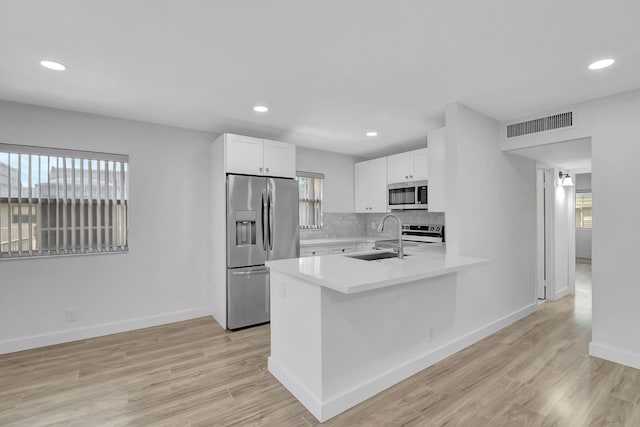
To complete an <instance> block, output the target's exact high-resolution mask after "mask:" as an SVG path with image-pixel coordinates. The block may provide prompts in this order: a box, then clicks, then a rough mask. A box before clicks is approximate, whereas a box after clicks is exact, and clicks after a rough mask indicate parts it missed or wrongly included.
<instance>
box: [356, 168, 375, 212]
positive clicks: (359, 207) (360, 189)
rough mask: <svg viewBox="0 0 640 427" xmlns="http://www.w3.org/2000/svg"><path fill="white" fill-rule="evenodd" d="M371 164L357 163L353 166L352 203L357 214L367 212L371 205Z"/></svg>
mask: <svg viewBox="0 0 640 427" xmlns="http://www.w3.org/2000/svg"><path fill="white" fill-rule="evenodd" d="M370 176H371V162H359V163H356V164H355V189H354V203H355V208H356V212H357V213H367V212H369V205H370V204H371V183H370V180H369V177H370Z"/></svg>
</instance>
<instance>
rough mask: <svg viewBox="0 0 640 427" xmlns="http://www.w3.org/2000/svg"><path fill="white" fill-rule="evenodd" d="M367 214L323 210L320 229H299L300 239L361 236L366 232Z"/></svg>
mask: <svg viewBox="0 0 640 427" xmlns="http://www.w3.org/2000/svg"><path fill="white" fill-rule="evenodd" d="M366 215H367V214H357V213H335V212H325V213H324V214H322V222H323V224H324V228H323V229H322V230H300V240H306V239H332V238H336V237H361V236H365V235H366V234H367V221H366Z"/></svg>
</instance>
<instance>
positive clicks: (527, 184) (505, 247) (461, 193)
mask: <svg viewBox="0 0 640 427" xmlns="http://www.w3.org/2000/svg"><path fill="white" fill-rule="evenodd" d="M445 138H446V144H447V158H446V172H445V173H446V195H445V197H446V204H447V234H448V236H447V239H448V241H447V252H450V253H457V254H460V255H467V256H473V257H479V258H488V259H490V260H491V261H490V262H489V263H488V264H486V265H483V266H479V267H477V268H473V269H470V270H469V271H465V272H461V273H458V282H457V290H456V328H455V330H453V331H451V332H450V334H451V338H452V339H455V338H456V337H459V336H460V334H464V333H471V331H475V330H477V329H478V328H481V327H483V326H485V325H488V324H500V322H506V323H509V322H511V321H513V320H515V319H518V318H520V317H522V316H523V315H526V314H528V313H531V312H532V311H533V310H534V309H535V307H536V289H535V256H536V254H535V247H536V234H535V232H536V210H535V202H536V180H535V178H536V170H535V162H534V161H533V160H531V159H528V158H524V157H520V156H512V155H507V154H505V153H503V152H502V151H501V149H500V141H501V133H500V124H499V123H498V122H496V121H495V120H493V119H491V118H489V117H487V116H484V115H482V114H481V113H478V112H476V111H474V110H471V109H469V108H467V107H465V106H463V105H460V104H453V105H449V106H448V107H447V110H446V129H445ZM502 325H504V323H502Z"/></svg>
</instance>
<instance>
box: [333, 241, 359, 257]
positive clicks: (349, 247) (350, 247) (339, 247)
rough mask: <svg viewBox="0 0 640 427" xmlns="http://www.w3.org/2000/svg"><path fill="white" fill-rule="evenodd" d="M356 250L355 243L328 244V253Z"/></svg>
mask: <svg viewBox="0 0 640 427" xmlns="http://www.w3.org/2000/svg"><path fill="white" fill-rule="evenodd" d="M355 251H356V244H355V243H352V244H350V245H337V246H329V253H330V254H348V253H351V252H355Z"/></svg>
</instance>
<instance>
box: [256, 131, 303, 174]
mask: <svg viewBox="0 0 640 427" xmlns="http://www.w3.org/2000/svg"><path fill="white" fill-rule="evenodd" d="M263 141H264V174H265V175H268V176H282V177H286V178H295V176H296V146H295V145H293V144H289V143H287V142H279V141H270V140H267V139H265V140H263Z"/></svg>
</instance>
